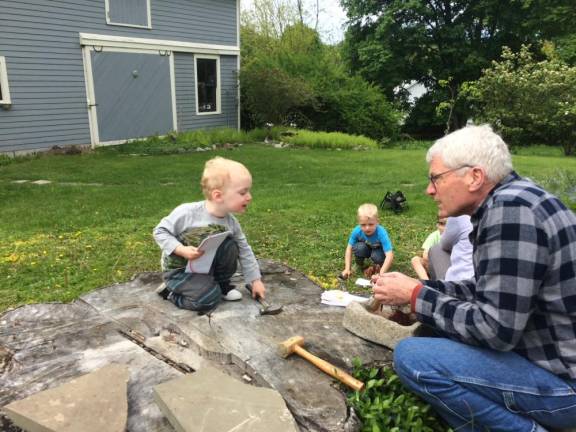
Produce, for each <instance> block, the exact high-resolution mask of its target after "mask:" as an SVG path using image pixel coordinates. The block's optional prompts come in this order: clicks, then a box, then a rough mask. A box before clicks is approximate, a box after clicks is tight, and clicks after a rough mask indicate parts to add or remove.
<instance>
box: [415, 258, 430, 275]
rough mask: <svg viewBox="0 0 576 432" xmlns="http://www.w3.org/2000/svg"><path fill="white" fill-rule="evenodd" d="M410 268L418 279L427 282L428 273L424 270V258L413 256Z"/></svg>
mask: <svg viewBox="0 0 576 432" xmlns="http://www.w3.org/2000/svg"><path fill="white" fill-rule="evenodd" d="M412 268H413V269H414V271H415V272H416V274H417V275H418V278H419V279H423V280H428V279H429V277H428V273H427V272H426V268H425V267H424V258H420V257H418V256H415V257H414V258H412Z"/></svg>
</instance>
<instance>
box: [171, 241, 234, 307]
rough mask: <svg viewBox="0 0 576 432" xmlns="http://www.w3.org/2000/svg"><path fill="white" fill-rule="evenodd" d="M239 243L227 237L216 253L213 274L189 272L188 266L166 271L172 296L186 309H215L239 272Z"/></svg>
mask: <svg viewBox="0 0 576 432" xmlns="http://www.w3.org/2000/svg"><path fill="white" fill-rule="evenodd" d="M237 263H238V245H237V244H236V242H235V241H234V239H233V238H232V237H228V238H226V240H224V242H222V244H221V245H220V247H219V248H218V250H217V251H216V255H215V256H214V262H213V263H212V269H211V270H210V273H209V274H199V273H186V272H185V271H184V269H176V270H171V271H169V272H166V273H165V275H164V280H165V282H166V286H167V287H168V289H169V290H170V294H169V296H168V300H170V301H171V302H172V303H174V304H175V305H176V306H178V307H179V308H182V309H189V310H193V311H208V310H212V309H214V308H215V307H216V306H217V305H218V303H220V300H221V299H222V296H223V295H226V294H227V293H228V291H230V290H231V289H232V288H233V286H232V285H230V278H232V275H233V274H234V273H235V272H236V268H237V265H238V264H237Z"/></svg>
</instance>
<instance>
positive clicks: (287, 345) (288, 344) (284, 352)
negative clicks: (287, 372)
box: [278, 336, 304, 358]
mask: <svg viewBox="0 0 576 432" xmlns="http://www.w3.org/2000/svg"><path fill="white" fill-rule="evenodd" d="M302 345H304V338H303V337H302V336H293V337H291V338H290V339H286V340H285V341H284V342H281V343H280V344H279V345H278V354H280V357H283V358H286V357H288V356H289V355H290V354H292V353H293V352H294V349H295V348H296V346H302Z"/></svg>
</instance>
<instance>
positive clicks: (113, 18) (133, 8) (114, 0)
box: [106, 0, 152, 28]
mask: <svg viewBox="0 0 576 432" xmlns="http://www.w3.org/2000/svg"><path fill="white" fill-rule="evenodd" d="M106 23H107V24H110V25H120V26H127V27H143V28H152V22H151V19H150V0H106Z"/></svg>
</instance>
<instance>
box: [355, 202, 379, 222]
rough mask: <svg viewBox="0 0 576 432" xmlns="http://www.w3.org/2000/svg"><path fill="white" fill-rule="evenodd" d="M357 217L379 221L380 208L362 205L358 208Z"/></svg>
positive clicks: (369, 204) (372, 205)
mask: <svg viewBox="0 0 576 432" xmlns="http://www.w3.org/2000/svg"><path fill="white" fill-rule="evenodd" d="M357 216H358V219H360V218H362V217H367V218H370V219H378V207H376V206H375V205H374V204H371V203H366V204H362V205H361V206H360V207H358V212H357Z"/></svg>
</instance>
